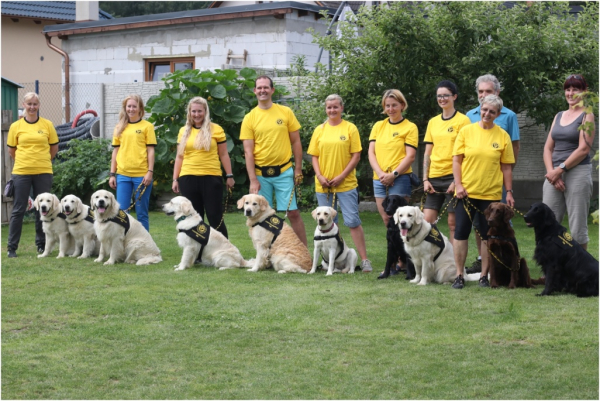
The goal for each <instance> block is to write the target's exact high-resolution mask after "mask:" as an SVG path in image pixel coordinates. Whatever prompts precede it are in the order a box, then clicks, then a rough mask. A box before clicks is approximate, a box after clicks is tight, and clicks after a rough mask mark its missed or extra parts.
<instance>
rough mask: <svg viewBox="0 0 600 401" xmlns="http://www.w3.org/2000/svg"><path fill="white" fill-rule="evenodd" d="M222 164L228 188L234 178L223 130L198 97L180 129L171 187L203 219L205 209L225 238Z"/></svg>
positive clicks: (190, 103)
mask: <svg viewBox="0 0 600 401" xmlns="http://www.w3.org/2000/svg"><path fill="white" fill-rule="evenodd" d="M221 164H222V165H223V168H224V169H225V177H226V184H227V188H229V189H231V188H233V186H234V185H235V181H234V179H233V174H232V170H231V159H230V158H229V153H228V152H227V137H226V136H225V131H224V130H223V128H221V126H220V125H218V124H214V123H212V122H211V120H210V110H209V108H208V102H207V101H206V99H204V98H202V97H200V96H197V97H195V98H193V99H192V100H190V102H189V103H188V107H187V121H186V124H185V126H183V127H181V129H180V130H179V136H178V138H177V156H176V157H175V166H174V168H173V187H172V188H173V192H175V193H179V192H180V191H181V195H182V196H185V197H186V198H188V199H189V200H190V201H191V202H192V205H193V206H194V209H196V211H197V212H198V213H199V214H200V216H202V218H203V219H204V212H205V211H206V215H207V217H208V222H209V224H210V226H211V227H213V228H215V229H217V230H218V231H220V232H221V233H222V234H223V235H224V236H225V237H227V236H228V235H227V227H225V222H223V223H221V219H222V217H223V210H222V207H223V206H222V205H223V179H222V177H223V173H222V171H221ZM220 223H221V224H220ZM217 227H218V228H217Z"/></svg>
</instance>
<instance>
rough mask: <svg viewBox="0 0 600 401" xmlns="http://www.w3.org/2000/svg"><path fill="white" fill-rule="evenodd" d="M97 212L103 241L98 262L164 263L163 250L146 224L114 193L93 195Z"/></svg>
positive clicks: (95, 215) (97, 229)
mask: <svg viewBox="0 0 600 401" xmlns="http://www.w3.org/2000/svg"><path fill="white" fill-rule="evenodd" d="M90 204H91V208H92V210H93V211H94V218H95V221H94V229H95V230H96V235H97V236H98V239H99V240H100V244H101V246H100V254H99V256H98V259H96V260H94V262H102V261H103V260H104V259H105V258H106V257H107V256H108V260H107V261H106V262H104V264H105V265H113V264H115V263H117V262H120V261H125V263H135V264H137V265H148V264H151V263H160V262H162V258H161V256H160V250H159V249H158V247H157V246H156V244H155V243H154V240H153V239H152V237H151V236H150V233H149V232H148V231H146V229H145V228H144V226H142V223H140V222H139V221H137V220H136V219H134V218H133V217H131V216H130V215H128V214H127V213H125V211H123V210H120V209H119V203H118V202H117V200H116V199H115V197H114V195H113V194H112V193H110V192H108V191H104V190H100V191H96V192H94V193H93V194H92V199H91V201H90Z"/></svg>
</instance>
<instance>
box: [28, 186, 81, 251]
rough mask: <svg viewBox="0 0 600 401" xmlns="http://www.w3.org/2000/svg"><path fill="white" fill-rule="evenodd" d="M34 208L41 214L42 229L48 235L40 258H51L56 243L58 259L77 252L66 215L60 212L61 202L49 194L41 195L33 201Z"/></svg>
mask: <svg viewBox="0 0 600 401" xmlns="http://www.w3.org/2000/svg"><path fill="white" fill-rule="evenodd" d="M33 206H34V207H35V209H36V210H37V211H39V212H40V220H41V221H42V229H43V230H44V234H46V248H45V249H44V252H43V253H42V254H41V255H38V258H45V257H47V256H49V255H50V253H51V252H52V251H53V250H54V246H55V245H56V243H58V256H57V257H56V258H57V259H59V258H64V257H65V256H67V255H70V254H72V253H73V252H74V251H75V241H74V240H73V236H72V235H71V234H69V229H68V228H67V222H66V220H65V215H64V214H62V213H61V212H60V201H59V200H58V198H57V197H56V195H54V194H51V193H49V192H44V193H43V194H39V195H38V196H37V197H36V198H35V201H33Z"/></svg>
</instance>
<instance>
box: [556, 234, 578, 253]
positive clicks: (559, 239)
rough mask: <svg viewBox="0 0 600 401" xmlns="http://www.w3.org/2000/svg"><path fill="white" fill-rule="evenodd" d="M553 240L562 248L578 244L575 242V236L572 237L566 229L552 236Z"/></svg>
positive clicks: (569, 247)
mask: <svg viewBox="0 0 600 401" xmlns="http://www.w3.org/2000/svg"><path fill="white" fill-rule="evenodd" d="M552 242H554V243H555V244H556V245H558V246H559V247H560V248H562V249H571V248H573V246H574V245H575V244H576V242H575V244H574V243H573V237H571V234H569V233H568V232H566V231H564V232H562V233H561V234H559V235H558V236H556V237H554V238H552Z"/></svg>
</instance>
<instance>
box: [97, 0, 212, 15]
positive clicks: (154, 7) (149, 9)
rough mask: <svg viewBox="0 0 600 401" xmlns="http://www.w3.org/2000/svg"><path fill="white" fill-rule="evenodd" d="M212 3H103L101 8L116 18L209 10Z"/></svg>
mask: <svg viewBox="0 0 600 401" xmlns="http://www.w3.org/2000/svg"><path fill="white" fill-rule="evenodd" d="M210 3H211V2H210V1H101V2H100V4H99V6H100V8H101V9H102V10H103V11H106V12H107V13H109V14H110V15H112V16H113V17H115V18H123V17H133V16H137V15H148V14H160V13H170V12H175V11H188V10H200V9H203V8H207V7H208V6H209V5H210Z"/></svg>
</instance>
